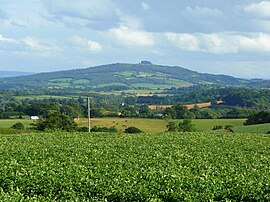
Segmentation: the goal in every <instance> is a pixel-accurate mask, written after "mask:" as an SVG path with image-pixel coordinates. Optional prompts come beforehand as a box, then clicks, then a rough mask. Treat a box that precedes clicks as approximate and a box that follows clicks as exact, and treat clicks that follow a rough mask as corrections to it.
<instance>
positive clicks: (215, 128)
mask: <svg viewBox="0 0 270 202" xmlns="http://www.w3.org/2000/svg"><path fill="white" fill-rule="evenodd" d="M222 128H223V126H222V125H215V126H214V127H213V130H220V129H222ZM225 129H226V128H225Z"/></svg>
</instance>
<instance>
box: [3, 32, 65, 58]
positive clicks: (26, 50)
mask: <svg viewBox="0 0 270 202" xmlns="http://www.w3.org/2000/svg"><path fill="white" fill-rule="evenodd" d="M0 51H5V52H10V53H16V54H18V53H20V54H33V55H39V56H42V57H51V56H53V57H54V56H55V55H57V54H58V53H59V52H60V49H59V47H57V46H56V45H55V44H54V43H52V42H45V41H40V40H39V39H38V38H35V37H25V38H20V39H13V38H6V37H4V36H3V35H1V34H0Z"/></svg>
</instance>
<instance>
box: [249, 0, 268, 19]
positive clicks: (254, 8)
mask: <svg viewBox="0 0 270 202" xmlns="http://www.w3.org/2000/svg"><path fill="white" fill-rule="evenodd" d="M245 11H246V12H248V13H251V14H252V15H254V16H257V17H270V1H261V2H259V3H253V4H250V5H248V6H246V7H245Z"/></svg>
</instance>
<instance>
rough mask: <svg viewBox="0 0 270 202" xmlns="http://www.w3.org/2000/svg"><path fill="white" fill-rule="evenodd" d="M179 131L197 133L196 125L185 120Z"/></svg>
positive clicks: (180, 124)
mask: <svg viewBox="0 0 270 202" xmlns="http://www.w3.org/2000/svg"><path fill="white" fill-rule="evenodd" d="M178 126H179V131H181V132H192V131H195V125H194V124H192V121H191V120H190V119H184V120H183V122H180V123H179V125H178Z"/></svg>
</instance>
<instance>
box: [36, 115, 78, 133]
mask: <svg viewBox="0 0 270 202" xmlns="http://www.w3.org/2000/svg"><path fill="white" fill-rule="evenodd" d="M35 125H36V127H37V129H38V130H41V131H44V130H63V131H75V130H76V129H77V124H76V123H75V122H74V120H73V119H72V118H71V117H69V116H67V115H65V114H61V113H60V112H57V111H56V112H52V113H50V114H48V115H47V116H45V117H43V118H41V119H39V120H38V121H37V123H36V124H35Z"/></svg>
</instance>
